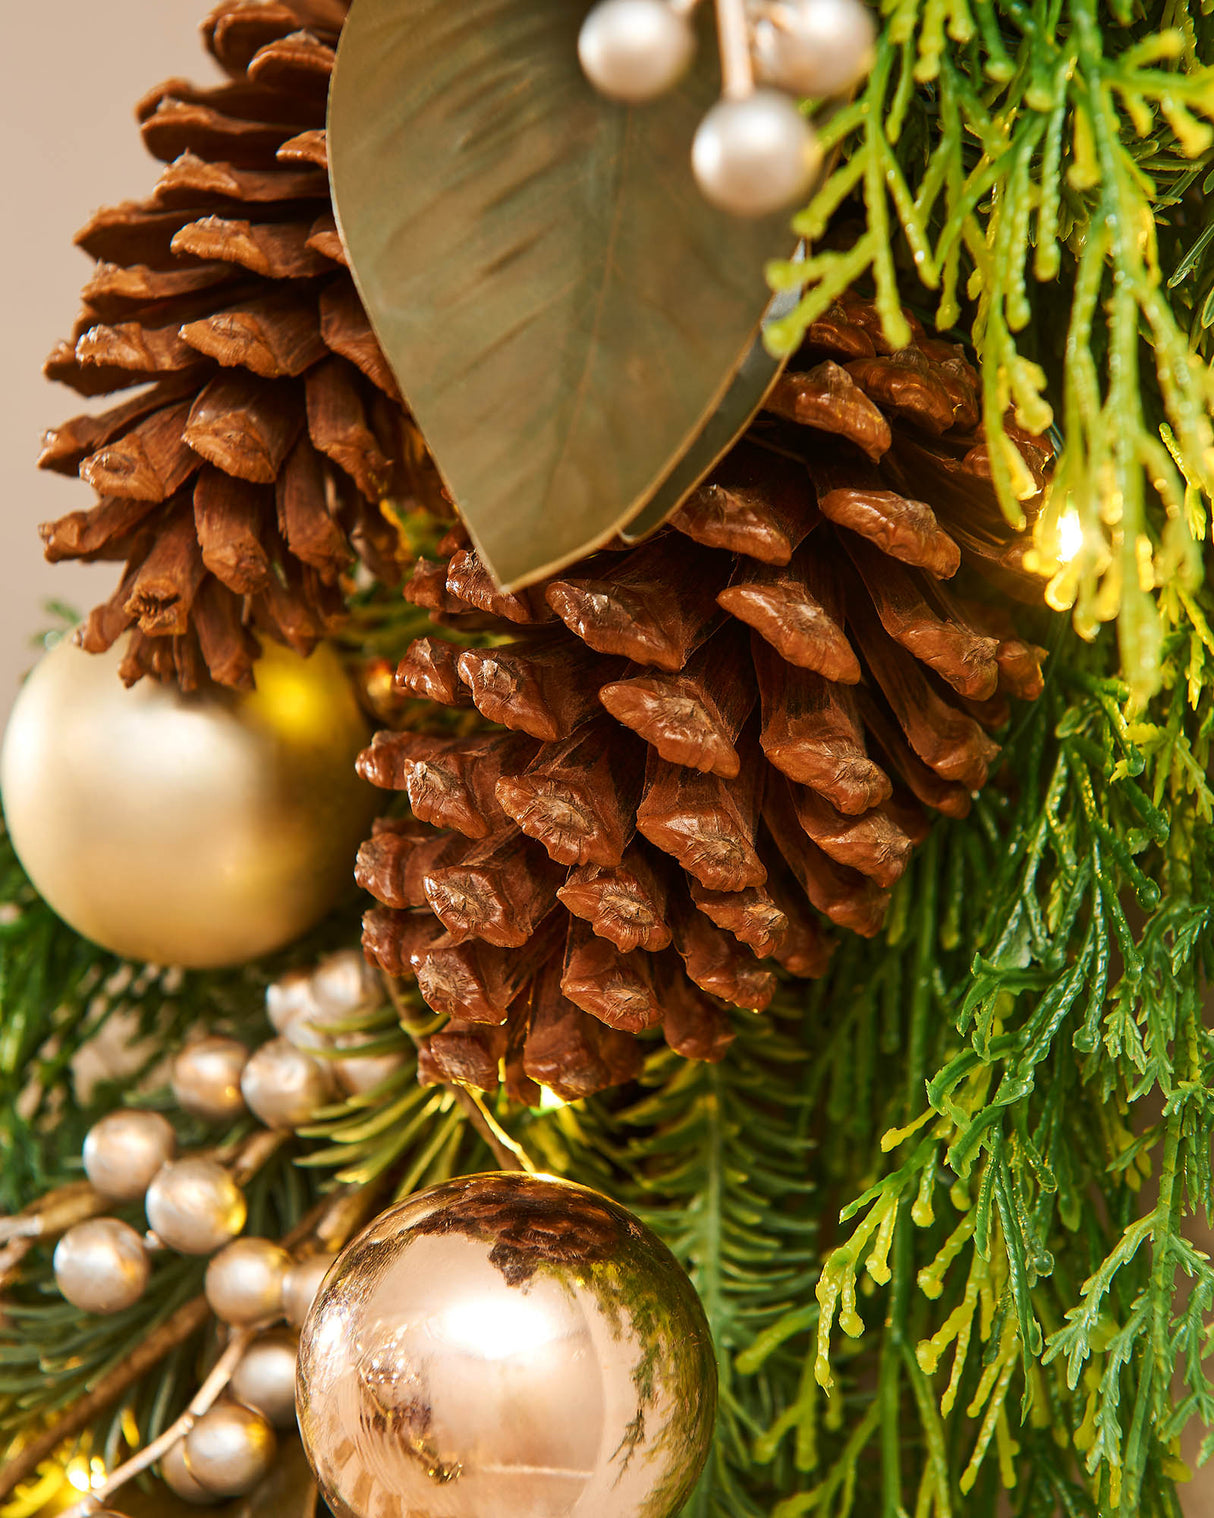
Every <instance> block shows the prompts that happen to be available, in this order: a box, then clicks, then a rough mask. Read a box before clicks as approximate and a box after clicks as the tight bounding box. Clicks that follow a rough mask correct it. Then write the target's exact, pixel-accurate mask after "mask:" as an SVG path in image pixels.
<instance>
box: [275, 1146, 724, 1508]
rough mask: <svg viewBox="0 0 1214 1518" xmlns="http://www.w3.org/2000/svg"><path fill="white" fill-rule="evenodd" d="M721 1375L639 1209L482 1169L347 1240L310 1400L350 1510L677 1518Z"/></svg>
mask: <svg viewBox="0 0 1214 1518" xmlns="http://www.w3.org/2000/svg"><path fill="white" fill-rule="evenodd" d="M716 1391H717V1378H716V1362H715V1359H714V1356H713V1349H712V1343H711V1340H710V1337H709V1332H708V1324H707V1322H706V1321H705V1318H704V1311H703V1308H702V1307H701V1306H700V1302H699V1299H698V1298H697V1296H696V1294H695V1292H694V1291H693V1290H692V1287H691V1283H690V1281H688V1279H687V1277H686V1275H685V1274H684V1273H683V1271H682V1269H681V1268H680V1266H679V1264H678V1262H677V1261H676V1260H675V1258H674V1256H673V1255H672V1254H671V1253H670V1252H669V1250H667V1249H666V1247H665V1246H664V1245H663V1244H661V1243H660V1242H659V1241H658V1239H657V1238H656V1237H655V1236H654V1235H653V1234H652V1233H650V1232H649V1230H648V1229H647V1228H645V1227H643V1226H642V1224H641V1223H640V1222H639V1221H638V1220H637V1219H636V1218H635V1217H633V1216H632V1214H631V1213H629V1212H626V1211H625V1210H624V1209H623V1208H622V1207H619V1206H617V1205H616V1204H615V1203H614V1202H610V1201H608V1200H607V1199H606V1198H604V1197H601V1196H599V1195H597V1194H596V1193H595V1192H593V1191H589V1190H587V1189H586V1188H585V1187H583V1186H574V1185H571V1184H570V1183H568V1182H565V1181H555V1180H550V1179H546V1178H541V1177H537V1176H525V1175H483V1176H471V1177H467V1178H465V1179H463V1180H459V1181H450V1182H448V1183H447V1184H445V1185H442V1186H436V1187H433V1188H432V1189H431V1190H429V1191H427V1192H424V1193H422V1195H420V1196H417V1197H412V1198H410V1199H409V1200H408V1201H406V1202H402V1203H400V1204H399V1205H398V1206H395V1207H392V1208H390V1209H389V1210H388V1211H387V1212H385V1213H384V1214H383V1215H382V1216H381V1217H380V1218H378V1219H377V1220H376V1221H375V1222H374V1223H372V1224H371V1225H370V1227H369V1228H366V1229H364V1231H363V1232H362V1233H361V1234H360V1235H359V1236H358V1237H357V1238H356V1239H355V1240H354V1241H353V1242H352V1243H351V1244H349V1245H348V1246H347V1247H346V1249H345V1250H344V1251H343V1252H342V1253H341V1254H340V1255H339V1256H338V1259H337V1263H336V1265H335V1266H334V1267H333V1270H332V1272H331V1273H330V1274H329V1275H328V1276H327V1277H326V1279H325V1282H324V1284H323V1285H322V1287H321V1289H320V1291H319V1293H318V1294H317V1297H316V1301H315V1302H314V1303H313V1306H312V1310H311V1312H310V1313H309V1314H308V1318H307V1321H306V1322H305V1324H304V1328H303V1333H302V1335H301V1336H300V1346H299V1377H298V1384H297V1390H296V1399H297V1401H296V1405H297V1409H298V1413H299V1425H300V1431H301V1433H302V1435H303V1441H304V1448H305V1450H306V1451H307V1454H308V1458H309V1460H310V1461H311V1462H312V1467H313V1469H314V1470H315V1472H316V1475H317V1479H318V1480H319V1482H320V1486H321V1490H322V1492H323V1493H324V1495H325V1498H326V1500H327V1501H328V1503H329V1505H330V1507H332V1509H333V1511H334V1512H335V1513H339V1514H342V1515H344V1518H377V1515H379V1514H380V1513H384V1512H388V1511H391V1512H394V1513H395V1512H400V1513H418V1514H420V1513H428V1514H435V1515H437V1514H439V1513H441V1514H442V1515H443V1518H672V1515H673V1514H675V1513H678V1512H679V1511H680V1510H681V1509H682V1506H683V1503H684V1502H685V1501H686V1499H687V1498H688V1496H689V1495H690V1493H691V1490H692V1487H693V1486H694V1484H695V1481H696V1478H697V1476H698V1475H699V1473H700V1470H701V1468H702V1466H703V1464H704V1460H705V1458H706V1456H707V1453H708V1448H709V1443H710V1441H711V1437H712V1427H713V1418H714V1414H715V1411H716Z"/></svg>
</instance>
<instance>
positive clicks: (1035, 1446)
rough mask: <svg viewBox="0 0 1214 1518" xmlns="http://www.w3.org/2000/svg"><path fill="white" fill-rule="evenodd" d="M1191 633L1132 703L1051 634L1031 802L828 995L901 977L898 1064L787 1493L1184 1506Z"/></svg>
mask: <svg viewBox="0 0 1214 1518" xmlns="http://www.w3.org/2000/svg"><path fill="white" fill-rule="evenodd" d="M1190 637H1192V638H1193V639H1194V640H1195V641H1196V642H1197V643H1198V644H1200V645H1201V646H1204V642H1203V639H1202V638H1201V637H1199V636H1198V635H1196V634H1190V632H1189V631H1188V630H1177V631H1176V632H1175V633H1173V634H1172V635H1171V636H1170V638H1169V639H1168V641H1167V643H1166V644H1165V647H1164V650H1163V654H1164V660H1163V674H1164V680H1165V689H1164V692H1163V694H1162V695H1161V696H1160V697H1159V698H1158V699H1157V700H1156V702H1155V703H1153V704H1152V706H1151V708H1150V710H1149V712H1148V713H1146V714H1145V715H1144V716H1142V717H1141V718H1140V719H1139V720H1138V721H1137V722H1135V723H1132V724H1130V723H1127V721H1126V719H1125V711H1126V709H1127V707H1128V705H1129V691H1128V689H1127V687H1126V686H1125V685H1124V684H1123V683H1122V682H1120V681H1119V680H1116V679H1112V678H1107V677H1104V676H1102V675H1101V674H1100V673H1098V671H1099V667H1100V662H1101V661H1100V657H1099V651H1098V650H1092V651H1090V652H1088V651H1085V650H1083V649H1082V647H1077V646H1076V645H1075V644H1074V642H1073V641H1072V642H1071V644H1070V646H1069V647H1067V648H1064V649H1059V650H1056V652H1055V656H1054V659H1053V660H1052V669H1053V675H1052V678H1051V684H1050V688H1049V689H1048V691H1047V694H1046V695H1045V697H1043V699H1042V701H1041V702H1040V703H1039V704H1038V706H1037V707H1036V708H1035V709H1034V710H1033V711H1032V713H1031V714H1030V715H1029V716H1028V718H1027V719H1026V720H1025V721H1024V723H1023V726H1022V728H1021V730H1020V732H1019V733H1018V734H1017V735H1016V737H1015V739H1014V741H1013V742H1012V743H1011V745H1010V747H1009V757H1010V760H1011V773H1012V774H1013V775H1014V776H1015V787H1016V789H1015V794H1014V796H1013V797H1012V799H1010V800H1007V799H1004V800H1001V799H1000V798H999V797H998V796H997V795H987V796H984V797H982V798H981V799H980V800H979V801H978V802H977V803H976V811H977V816H976V817H975V818H973V819H971V821H970V822H969V823H968V824H966V825H962V826H953V827H951V828H949V829H948V830H946V831H943V832H942V833H940V834H938V835H937V837H936V839H935V840H934V844H935V849H936V853H935V856H934V857H933V852H932V851H931V850H928V851H926V852H925V854H924V856H923V858H922V859H921V861H919V862H918V863H917V864H916V866H915V867H914V875H913V878H911V879H908V881H907V883H906V885H905V887H904V888H903V895H902V907H903V911H904V913H905V915H904V917H903V918H902V919H901V921H896V922H895V924H894V926H893V928H892V930H891V932H890V935H889V940H888V946H887V950H886V953H885V954H884V955H882V956H881V958H880V959H879V961H878V962H877V965H876V970H875V974H874V972H873V969H872V965H871V961H866V958H865V956H864V955H863V954H856V953H854V952H853V953H850V954H848V953H844V954H843V955H841V956H840V962H839V964H838V965H837V966H836V969H835V972H834V974H833V975H832V978H831V980H830V982H829V983H828V985H827V986H826V987H825V988H824V992H823V993H822V994H824V995H826V996H828V997H829V1001H830V1004H831V1006H832V1009H833V1008H835V1007H840V1008H841V1007H846V1008H848V1015H849V1016H850V1017H852V1018H855V1017H857V1016H858V1017H859V1018H861V1019H872V1020H873V1021H874V1022H875V1021H877V1020H878V1019H879V1018H880V1017H881V1012H880V1002H881V998H882V994H883V993H882V984H883V983H884V984H885V985H886V986H888V985H891V984H892V985H893V986H895V987H896V988H897V989H896V992H895V1003H894V1005H895V1011H894V1014H893V1017H894V1022H893V1032H892V1036H891V1037H890V1038H889V1043H888V1047H889V1049H890V1053H891V1055H894V1051H895V1050H896V1051H898V1052H897V1054H896V1056H895V1057H896V1058H897V1060H898V1062H899V1064H900V1067H901V1070H900V1073H903V1074H905V1076H906V1077H907V1079H906V1080H905V1081H902V1080H898V1081H895V1080H894V1079H893V1078H892V1074H890V1073H887V1075H886V1078H885V1080H884V1083H883V1084H884V1088H885V1089H884V1098H883V1100H884V1105H883V1106H878V1107H876V1108H875V1109H874V1110H873V1113H872V1118H871V1120H870V1126H869V1127H868V1128H867V1132H866V1133H865V1134H864V1136H863V1137H861V1134H860V1133H859V1132H857V1133H855V1139H854V1147H855V1151H856V1152H857V1154H858V1155H859V1156H860V1159H859V1163H858V1164H857V1163H856V1162H854V1161H853V1162H852V1165H851V1170H852V1174H853V1175H854V1176H855V1178H856V1181H857V1183H858V1184H857V1189H856V1195H855V1199H854V1200H852V1201H850V1202H849V1203H847V1205H845V1206H844V1208H843V1211H842V1214H841V1217H842V1223H843V1232H842V1238H841V1241H840V1242H839V1243H838V1244H837V1245H836V1247H835V1248H834V1249H833V1250H832V1251H830V1252H829V1253H827V1254H825V1256H824V1259H823V1262H822V1270H821V1275H820V1277H819V1280H818V1282H817V1286H816V1296H817V1300H818V1302H819V1304H820V1308H821V1315H820V1319H819V1322H818V1324H817V1331H816V1334H815V1335H814V1336H813V1337H812V1340H811V1339H809V1338H807V1339H806V1340H805V1341H804V1346H803V1348H804V1354H805V1356H806V1363H807V1364H808V1363H810V1362H811V1361H812V1363H813V1367H814V1374H815V1380H816V1382H817V1383H818V1385H819V1387H820V1388H826V1389H828V1390H829V1391H830V1393H831V1395H830V1398H829V1400H827V1401H825V1411H824V1414H823V1417H824V1419H826V1420H828V1419H829V1418H830V1417H831V1416H832V1409H833V1416H834V1417H835V1418H836V1419H837V1420H839V1421H840V1432H841V1434H843V1433H845V1434H846V1435H847V1437H846V1438H837V1439H835V1440H833V1441H832V1443H831V1446H830V1450H829V1453H827V1454H824V1455H823V1456H822V1457H821V1458H820V1459H819V1460H818V1461H817V1462H816V1463H815V1464H814V1466H813V1468H812V1470H811V1471H810V1472H809V1473H808V1474H809V1479H807V1481H806V1490H805V1491H804V1492H803V1493H802V1494H801V1495H799V1496H797V1497H795V1498H793V1499H792V1500H790V1501H789V1502H788V1503H786V1504H785V1505H784V1506H781V1507H777V1508H776V1510H775V1511H776V1514H777V1515H778V1518H792V1515H794V1514H800V1513H814V1514H823V1515H825V1514H827V1513H829V1514H832V1515H836V1518H842V1515H844V1514H847V1513H853V1512H854V1513H865V1514H868V1513H878V1514H880V1515H881V1518H897V1515H898V1514H900V1513H901V1512H903V1511H905V1512H914V1513H916V1514H917V1515H918V1518H929V1515H931V1514H936V1515H945V1514H952V1515H957V1518H960V1515H962V1514H968V1513H971V1512H977V1511H981V1512H987V1511H993V1510H994V1502H995V1492H996V1490H997V1489H998V1487H999V1486H1004V1487H1007V1488H1008V1489H1009V1490H1008V1493H1007V1499H1006V1500H1007V1501H1008V1503H1009V1505H1010V1506H1009V1510H1010V1511H1011V1512H1013V1513H1016V1514H1022V1515H1025V1518H1028V1515H1035V1514H1039V1513H1040V1514H1042V1515H1046V1514H1050V1515H1052V1514H1054V1513H1056V1512H1059V1511H1066V1512H1088V1511H1098V1512H1099V1513H1100V1514H1102V1515H1111V1514H1139V1513H1142V1514H1173V1513H1175V1512H1177V1511H1178V1510H1177V1508H1176V1505H1175V1502H1176V1499H1175V1495H1174V1485H1173V1484H1174V1481H1175V1479H1176V1478H1177V1477H1178V1476H1180V1475H1182V1474H1183V1467H1182V1466H1181V1463H1180V1461H1179V1458H1178V1442H1179V1434H1180V1432H1181V1430H1182V1428H1183V1427H1184V1426H1185V1425H1186V1423H1187V1422H1188V1421H1189V1419H1190V1418H1193V1417H1197V1418H1199V1419H1200V1420H1201V1421H1202V1422H1203V1423H1206V1424H1208V1423H1209V1422H1210V1421H1211V1418H1212V1417H1214V1386H1212V1385H1211V1383H1210V1381H1209V1379H1208V1377H1207V1374H1206V1372H1205V1370H1203V1368H1202V1364H1201V1362H1202V1359H1203V1357H1204V1356H1205V1355H1206V1354H1207V1352H1208V1349H1209V1335H1208V1329H1207V1326H1206V1325H1207V1320H1208V1317H1209V1314H1210V1309H1211V1305H1212V1304H1214V1269H1212V1268H1211V1266H1210V1263H1209V1262H1208V1260H1207V1259H1206V1258H1205V1256H1204V1255H1203V1254H1202V1253H1201V1252H1200V1251H1199V1250H1197V1249H1196V1248H1195V1247H1194V1246H1193V1245H1192V1244H1191V1243H1189V1241H1188V1240H1187V1239H1186V1237H1185V1234H1184V1225H1185V1220H1186V1219H1187V1218H1192V1217H1194V1216H1202V1217H1204V1216H1206V1214H1207V1209H1208V1207H1209V1200H1210V1140H1211V1131H1212V1127H1214V1108H1212V1107H1211V1103H1210V1099H1209V1086H1210V1077H1211V1069H1212V1061H1214V1043H1212V1040H1211V1035H1210V1032H1209V1030H1208V1029H1207V1027H1206V1025H1205V1023H1204V1021H1203V1017H1202V992H1203V987H1204V984H1205V980H1206V977H1207V976H1208V974H1209V970H1210V960H1211V935H1210V930H1209V925H1210V916H1211V913H1212V912H1214V897H1212V895H1211V878H1210V868H1211V863H1212V862H1214V830H1212V828H1211V815H1212V806H1214V796H1212V795H1211V792H1210V789H1209V785H1208V782H1207V779H1206V775H1207V770H1208V760H1209V752H1208V750H1209V730H1210V721H1211V716H1212V714H1214V705H1212V703H1211V698H1210V695H1209V693H1208V691H1205V690H1203V691H1202V692H1201V693H1200V695H1199V696H1198V699H1197V702H1196V705H1195V706H1192V705H1190V702H1189V694H1188V689H1189V688H1188V684H1187V681H1186V678H1185V671H1186V668H1187V666H1188V662H1189V660H1190V659H1191V657H1192V651H1191V648H1190ZM857 1006H858V1007H859V1008H860V1009H861V1010H860V1011H859V1012H858V1013H857V1011H856V1008H857ZM835 1015H836V1016H838V1015H840V1013H839V1012H836V1013H835ZM812 1057H813V1056H812V1053H811V1059H812ZM925 1069H926V1071H927V1073H928V1079H927V1082H926V1086H924V1085H923V1084H922V1082H921V1075H922V1072H923V1071H924V1070H925ZM925 1095H926V1101H925V1100H924V1096H925ZM852 1121H853V1122H854V1120H852ZM878 1146H879V1147H880V1149H881V1150H882V1151H884V1155H885V1157H884V1158H881V1157H879V1155H878ZM832 1170H833V1167H832V1166H831V1165H830V1164H829V1162H828V1164H827V1167H826V1173H825V1174H824V1176H823V1178H822V1182H823V1184H824V1185H825V1184H828V1183H829V1181H830V1179H831V1172H832ZM843 1173H846V1167H844V1169H843V1170H842V1171H835V1172H834V1174H835V1177H836V1178H835V1184H836V1186H837V1185H838V1178H839V1177H840V1176H841V1175H842V1174H843ZM788 1324H789V1326H790V1327H798V1328H799V1327H800V1326H801V1325H800V1323H799V1322H798V1321H797V1319H796V1316H795V1314H794V1315H790V1317H789V1319H788ZM883 1325H884V1326H883ZM840 1330H842V1332H843V1335H844V1338H843V1339H842V1340H841V1341H840V1340H839V1338H838V1333H839V1331H840ZM853 1339H854V1340H855V1343H854V1344H853V1343H852V1342H851V1341H852V1340H853ZM873 1357H875V1359H876V1362H877V1369H876V1372H875V1376H876V1380H875V1395H870V1396H866V1395H865V1392H864V1391H863V1390H862V1388H864V1387H865V1386H866V1385H867V1384H868V1383H869V1382H870V1381H871V1380H872V1377H873V1374H874V1373H873V1371H872V1369H871V1359H872V1358H873ZM1174 1369H1176V1370H1178V1373H1179V1375H1180V1377H1181V1381H1182V1389H1181V1391H1180V1393H1179V1395H1177V1393H1176V1389H1175V1387H1174V1385H1173V1371H1174ZM822 1400H823V1399H822V1393H821V1390H819V1391H818V1392H816V1393H815V1392H814V1391H813V1390H812V1389H811V1388H809V1387H806V1388H805V1390H804V1391H803V1392H802V1395H801V1398H800V1401H799V1403H798V1404H797V1406H798V1407H799V1408H800V1410H801V1413H802V1415H803V1416H808V1415H809V1412H810V1409H811V1408H812V1406H813V1405H814V1403H815V1401H817V1403H818V1405H820V1406H821V1405H822ZM785 1417H786V1418H787V1419H789V1420H791V1419H792V1417H793V1410H790V1411H789V1412H788V1413H787V1414H786V1415H785ZM820 1443H821V1441H820ZM822 1447H823V1448H825V1446H824V1445H823V1446H822ZM874 1456H875V1458H876V1462H877V1464H878V1465H879V1476H878V1475H876V1474H874V1473H873V1471H872V1463H873V1460H874ZM866 1485H867V1488H868V1491H869V1493H870V1497H869V1499H868V1500H866V1501H861V1500H860V1495H859V1494H860V1493H862V1492H863V1491H864V1490H865V1487H866ZM874 1487H878V1488H879V1490H877V1491H874V1490H873V1488H874Z"/></svg>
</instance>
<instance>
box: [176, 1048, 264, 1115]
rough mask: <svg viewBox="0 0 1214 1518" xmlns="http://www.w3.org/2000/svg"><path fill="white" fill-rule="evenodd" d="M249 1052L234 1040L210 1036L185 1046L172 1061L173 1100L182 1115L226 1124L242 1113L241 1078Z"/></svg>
mask: <svg viewBox="0 0 1214 1518" xmlns="http://www.w3.org/2000/svg"><path fill="white" fill-rule="evenodd" d="M248 1062H249V1051H248V1050H247V1049H246V1048H245V1046H244V1045H243V1044H242V1043H241V1042H240V1040H239V1039H236V1038H222V1037H220V1036H219V1035H218V1034H212V1035H211V1036H210V1037H209V1038H200V1039H197V1040H195V1042H194V1043H192V1044H187V1045H186V1046H185V1048H184V1049H182V1050H181V1052H180V1053H179V1054H178V1055H177V1057H176V1058H175V1059H174V1061H173V1072H172V1076H171V1077H170V1080H171V1084H172V1088H173V1096H174V1097H175V1098H176V1101H177V1105H178V1106H179V1107H180V1108H181V1109H182V1111H183V1112H189V1113H191V1114H192V1115H193V1116H194V1117H200V1118H202V1119H203V1120H204V1121H206V1122H208V1123H226V1122H229V1121H230V1120H231V1119H232V1118H234V1117H239V1116H240V1114H241V1113H242V1112H243V1111H244V1097H243V1096H242V1095H241V1094H240V1077H241V1075H242V1074H243V1073H244V1067H245V1066H246V1065H247V1064H248Z"/></svg>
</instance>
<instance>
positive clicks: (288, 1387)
mask: <svg viewBox="0 0 1214 1518" xmlns="http://www.w3.org/2000/svg"><path fill="white" fill-rule="evenodd" d="M295 1358H296V1342H295V1335H294V1334H292V1333H290V1332H289V1331H288V1330H287V1329H285V1328H275V1329H271V1331H270V1332H269V1333H265V1334H262V1335H261V1336H260V1338H257V1339H254V1341H253V1343H252V1344H250V1345H249V1347H248V1349H246V1350H245V1352H244V1358H243V1359H242V1360H241V1362H240V1364H239V1365H238V1366H237V1367H236V1369H235V1371H234V1372H233V1373H232V1380H231V1383H230V1385H229V1387H228V1391H229V1392H230V1393H231V1395H232V1396H233V1397H234V1398H235V1400H236V1401H237V1402H243V1403H244V1405H245V1406H246V1407H252V1408H255V1409H256V1410H257V1411H258V1412H259V1413H261V1414H262V1415H263V1416H264V1417H266V1418H268V1419H269V1421H270V1422H271V1423H272V1424H274V1426H275V1427H276V1428H293V1427H294V1426H295Z"/></svg>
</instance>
